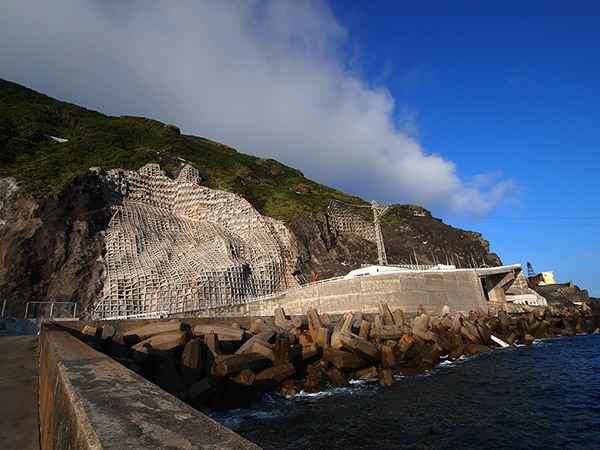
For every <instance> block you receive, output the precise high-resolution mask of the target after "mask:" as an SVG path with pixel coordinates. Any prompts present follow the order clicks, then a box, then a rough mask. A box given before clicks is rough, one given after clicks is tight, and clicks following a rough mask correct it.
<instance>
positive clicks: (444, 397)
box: [79, 302, 600, 448]
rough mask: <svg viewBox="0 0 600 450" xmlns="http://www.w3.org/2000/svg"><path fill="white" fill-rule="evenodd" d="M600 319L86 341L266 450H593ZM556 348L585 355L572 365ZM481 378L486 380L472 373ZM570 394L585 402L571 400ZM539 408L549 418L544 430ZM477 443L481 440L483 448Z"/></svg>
mask: <svg viewBox="0 0 600 450" xmlns="http://www.w3.org/2000/svg"><path fill="white" fill-rule="evenodd" d="M596 306H597V305H596V303H595V302H594V303H592V304H591V308H590V305H585V306H584V308H582V309H576V308H566V309H563V310H559V309H557V308H556V307H547V308H527V311H525V312H519V313H516V312H513V313H509V312H507V311H505V310H499V311H497V312H496V313H491V312H489V311H487V312H485V311H482V310H480V311H470V312H469V313H466V314H457V315H456V316H454V317H450V316H449V315H448V314H442V316H441V317H436V316H434V315H433V314H431V313H429V312H426V311H425V310H424V309H423V308H420V310H419V311H418V314H417V315H416V317H412V318H410V319H405V317H404V313H403V312H402V310H395V311H393V312H391V311H390V310H389V308H388V307H387V305H386V304H385V303H381V304H380V305H379V313H378V314H375V315H364V314H362V313H360V312H354V313H346V314H344V315H343V316H341V317H335V318H334V317H329V316H327V315H326V314H322V315H320V314H319V313H318V312H317V311H316V310H314V309H310V310H308V311H307V313H306V315H304V316H299V317H289V316H286V314H285V312H284V311H283V309H281V308H278V309H277V310H275V314H274V317H273V318H271V319H267V320H264V319H257V320H254V321H252V320H246V322H243V321H240V322H239V323H215V321H209V322H208V323H207V322H204V323H194V320H193V319H187V320H186V319H173V320H171V321H160V322H150V323H146V324H145V325H143V326H141V327H139V326H138V327H137V328H136V327H127V329H122V330H120V331H117V330H116V329H115V328H114V327H113V326H112V325H110V324H108V323H106V324H105V325H101V322H100V323H98V322H97V323H96V324H95V325H97V326H91V325H86V326H85V327H84V328H83V329H82V330H81V333H79V335H80V336H79V337H82V338H83V339H84V340H87V341H88V343H90V344H91V345H92V346H94V347H96V348H98V349H100V350H102V351H104V352H105V353H107V354H109V355H111V356H112V357H113V358H114V359H116V360H118V361H119V362H121V363H122V364H124V365H126V366H128V367H129V368H130V369H132V370H134V371H135V372H136V373H138V374H140V375H142V376H144V377H146V378H147V379H149V380H150V381H152V382H154V383H155V384H157V385H159V386H160V387H162V388H163V389H164V390H166V391H168V392H170V393H172V394H173V395H176V396H178V397H179V398H180V399H182V400H184V401H185V402H187V403H189V404H190V405H192V406H194V407H196V408H197V409H200V410H201V411H204V412H209V410H210V412H209V414H211V415H213V417H214V418H215V419H217V420H220V421H221V422H222V423H223V424H225V425H227V426H229V427H231V428H232V429H234V430H235V431H238V432H239V433H240V434H241V435H243V436H245V437H247V438H249V439H250V440H253V441H254V442H256V443H258V444H259V445H261V446H263V447H266V448H293V446H294V445H298V442H304V446H305V447H306V448H336V447H337V448H341V447H342V446H343V447H344V448H349V446H350V447H351V448H358V447H357V446H361V445H368V446H369V447H371V448H400V447H405V448H420V447H422V446H434V447H435V448H443V447H444V446H445V445H448V446H452V447H456V446H460V447H462V448H475V447H477V448H481V446H482V445H483V447H486V445H487V444H485V445H484V444H482V442H484V441H485V442H488V441H489V442H490V443H489V447H490V448H491V447H494V448H499V447H502V445H503V444H504V441H497V442H496V441H494V440H493V439H496V440H497V439H498V438H497V437H496V438H493V437H492V436H493V433H490V432H491V430H494V427H499V429H500V431H499V432H498V433H497V435H498V436H500V435H502V434H503V433H504V432H505V431H506V430H504V429H503V427H504V428H506V427H508V428H511V430H521V431H520V433H525V430H528V431H531V430H539V429H540V426H545V427H547V430H546V431H544V433H543V434H544V436H542V437H538V441H533V442H527V443H523V446H521V447H519V445H520V443H516V442H511V443H510V445H508V444H507V445H508V446H509V447H511V448H543V446H544V445H545V444H539V442H545V440H547V439H548V435H550V430H554V431H556V429H557V428H558V429H561V426H562V428H564V430H565V433H562V434H564V435H568V434H569V433H571V432H572V431H573V430H574V429H577V427H575V426H573V419H574V418H576V422H577V425H578V426H580V425H581V424H584V425H583V429H585V430H587V429H588V428H591V430H592V431H587V432H586V433H579V434H578V436H579V437H580V438H581V439H582V441H581V442H579V443H578V445H579V444H580V445H579V446H578V445H574V446H573V445H571V444H572V442H571V441H569V443H568V445H567V447H573V448H588V447H586V446H585V445H587V444H585V443H586V442H588V443H589V442H595V443H597V442H598V439H597V437H598V436H597V435H595V434H594V433H595V431H594V430H595V428H596V427H589V426H586V425H585V424H586V423H587V422H586V420H587V419H588V418H589V417H592V418H594V420H595V418H597V417H596V416H597V415H598V408H597V406H596V405H597V404H598V392H597V390H596V391H594V389H595V386H596V385H598V383H595V381H594V377H597V376H598V375H597V373H598V370H597V369H598V359H597V354H598V336H599V334H593V333H598V331H600V330H599V329H598V325H599V323H600V322H599V318H600V315H599V314H598V311H597V309H596V308H595V307H596ZM224 320H228V319H224ZM240 324H241V325H240ZM582 334H586V336H579V335H582ZM557 337H561V338H560V339H559V338H557ZM583 338H587V339H590V340H589V341H585V342H583V341H582V339H583ZM555 342H557V343H559V345H567V344H568V347H569V348H570V349H571V350H569V351H570V352H571V353H573V349H574V348H576V350H577V351H579V350H581V351H585V352H587V353H585V354H584V355H583V356H581V355H580V356H577V357H574V358H573V357H570V356H569V352H566V353H565V352H563V351H562V350H561V347H553V346H554V345H556V344H555ZM563 342H564V344H563ZM546 347H549V348H555V349H558V350H557V351H555V352H554V353H552V352H551V353H549V354H547V357H548V358H549V362H546V363H544V361H537V360H536V358H537V356H539V355H540V354H541V353H538V351H539V350H540V349H546ZM493 348H498V349H500V351H496V352H492V351H491V350H492V349H493ZM561 352H562V353H561ZM498 361H505V363H506V364H505V365H504V366H502V364H500V365H498V366H497V365H496V362H498ZM538 364H539V367H538ZM548 364H549V365H548ZM564 364H566V365H567V367H568V370H563V371H562V372H560V374H559V375H558V376H556V375H555V374H553V373H544V370H545V367H546V366H548V367H549V368H552V369H553V368H555V367H558V366H560V365H564ZM586 364H588V365H591V366H590V367H591V369H590V370H589V371H588V370H587V369H586V367H587V366H586ZM478 367H479V368H480V370H479V372H480V373H479V372H478V371H477V370H475V371H474V372H473V373H469V371H472V370H473V368H475V369H476V368H478ZM569 371H570V372H569ZM465 372H466V373H467V374H466V375H465V374H464V373H465ZM588 372H589V373H588ZM581 376H584V378H583V379H582V380H583V381H581V382H579V381H577V379H578V378H577V377H581ZM432 380H433V381H432ZM586 383H587V384H586ZM571 386H576V387H575V388H574V390H573V392H565V391H564V390H561V389H562V388H563V387H567V388H570V387H571ZM582 386H587V387H588V390H587V391H586V390H585V389H582V388H581V387H582ZM590 386H594V388H590ZM559 388H560V389H559ZM590 389H591V391H590ZM582 392H583V393H586V394H589V395H588V397H587V398H583V397H581V393H582ZM515 393H516V397H514V396H513V394H515ZM542 394H544V395H542ZM590 399H591V400H590ZM540 401H541V403H540ZM590 402H591V403H590ZM594 402H595V403H594ZM540 405H541V406H540ZM536 408H537V410H539V411H542V412H543V414H542V413H540V414H541V415H540V416H536V414H537V413H536ZM227 410H230V411H231V410H233V411H231V412H227ZM436 411H437V413H436ZM544 411H545V412H544ZM574 411H575V413H574ZM594 414H596V416H594ZM532 417H533V418H532ZM290 421H291V422H290ZM265 424H266V428H261V427H262V426H263V425H265ZM502 424H504V425H502ZM561 424H562V425H561ZM565 424H566V425H565ZM257 430H262V431H259V432H258V433H259V434H258V435H255V433H257ZM361 430H362V431H361ZM399 430H402V431H401V432H402V436H398V433H399V432H400V431H399ZM450 430H454V434H453V433H451V432H449V431H450ZM477 430H479V432H478V431H477ZM342 431H344V432H343V433H342ZM340 433H341V434H340ZM465 433H467V434H468V435H469V436H472V435H478V434H481V436H479V437H478V438H477V439H476V440H475V441H472V442H471V441H470V439H471V438H470V437H465V436H462V435H464V434H465ZM446 434H447V436H446ZM525 434H527V433H525ZM275 435H277V436H279V437H277V438H276V437H275ZM267 436H272V437H273V438H272V439H271V438H269V439H267V440H266V441H265V439H266V437H267ZM327 436H329V437H327ZM453 436H454V437H453ZM458 436H462V437H461V440H460V441H456V439H457V438H458ZM400 437H401V439H400ZM530 437H531V438H533V435H532V436H530ZM484 438H485V439H484ZM332 439H333V441H332ZM482 439H484V441H482ZM298 440H299V441H298ZM297 441H298V442H297ZM273 442H275V443H277V444H276V445H275V444H273ZM444 442H446V444H444ZM573 442H574V441H573ZM294 443H295V444H294ZM434 444H435V445H434ZM517 444H518V445H517ZM538 444H539V445H538ZM288 445H292V447H289V446H288ZM286 446H287V447H286ZM411 446H414V447H411ZM506 448H508V447H506ZM546 448H547V446H546ZM589 448H595V447H589Z"/></svg>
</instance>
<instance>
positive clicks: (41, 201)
mask: <svg viewBox="0 0 600 450" xmlns="http://www.w3.org/2000/svg"><path fill="white" fill-rule="evenodd" d="M0 202H1V203H0V205H1V209H0V224H1V226H0V298H2V299H3V300H4V299H6V300H7V303H6V311H5V314H6V315H14V316H23V315H24V314H25V305H26V302H28V301H40V302H77V303H78V308H79V309H80V311H85V310H88V309H89V308H90V307H91V305H92V304H93V302H95V301H96V298H97V295H98V293H99V292H100V289H101V286H102V273H103V262H102V256H103V254H104V251H105V247H104V237H103V234H104V231H105V230H106V227H107V225H108V221H109V219H110V211H109V209H108V208H107V207H106V204H105V202H104V200H103V199H102V189H101V187H100V184H99V182H98V178H97V177H96V176H94V175H86V176H82V177H78V178H75V179H73V180H71V181H69V182H68V183H67V185H66V186H65V188H64V189H63V191H62V192H61V194H60V195H57V196H33V195H31V194H28V193H26V192H24V191H23V190H21V189H20V188H18V187H17V186H16V183H15V182H14V180H11V179H2V180H0ZM32 309H33V310H32V311H31V313H30V315H32V316H33V315H35V314H36V312H39V313H44V312H45V311H48V310H49V309H50V308H49V305H35V306H33V305H32ZM61 311H62V308H61V307H59V306H57V308H56V310H55V311H54V313H55V315H57V316H60V315H63V316H68V315H69V314H72V313H73V311H72V309H70V308H68V309H65V310H64V311H62V312H61Z"/></svg>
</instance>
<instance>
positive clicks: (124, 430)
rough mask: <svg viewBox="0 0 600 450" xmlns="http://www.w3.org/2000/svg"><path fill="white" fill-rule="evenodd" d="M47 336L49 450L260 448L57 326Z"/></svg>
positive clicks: (43, 418) (47, 327) (44, 380)
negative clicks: (90, 449)
mask: <svg viewBox="0 0 600 450" xmlns="http://www.w3.org/2000/svg"><path fill="white" fill-rule="evenodd" d="M41 341H42V348H41V355H40V356H41V358H40V423H41V441H42V448H45V449H46V448H57V449H59V448H93V449H100V448H118V449H140V448H161V449H183V448H185V449H192V448H207V449H258V448H259V447H258V446H256V445H255V444H253V443H251V442H250V441H248V440H246V439H244V438H242V437H241V436H239V435H237V434H236V433H234V432H233V431H231V430H229V429H227V428H225V427H223V426H222V425H220V424H218V423H217V422H215V421H214V420H212V419H210V418H209V417H207V416H205V415H204V414H202V413H200V412H199V411H196V410H195V409H193V408H192V407H190V406H188V405H186V404H185V403H183V402H182V401H180V400H179V399H177V398H176V397H173V396H172V395H170V394H168V393H166V392H164V391H162V390H161V389H160V388H159V387H157V386H155V385H154V384H152V383H150V382H148V381H146V380H145V379H143V378H142V377H140V376H138V375H136V374H135V373H133V372H132V371H130V370H129V369H127V368H126V367H124V366H122V365H121V364H119V363H117V362H116V361H114V360H112V359H111V358H109V357H107V356H105V355H103V354H101V353H99V352H97V351H96V350H94V349H92V348H91V347H89V346H87V345H86V344H84V343H83V342H81V341H79V340H78V339H77V338H75V337H73V336H71V335H70V334H69V333H68V332H67V331H66V330H64V329H63V328H61V327H59V326H57V325H56V324H44V325H43V326H42V334H41Z"/></svg>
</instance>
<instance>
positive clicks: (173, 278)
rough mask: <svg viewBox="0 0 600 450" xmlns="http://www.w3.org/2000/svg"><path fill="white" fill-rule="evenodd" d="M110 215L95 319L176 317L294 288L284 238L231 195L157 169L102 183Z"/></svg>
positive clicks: (195, 177)
mask: <svg viewBox="0 0 600 450" xmlns="http://www.w3.org/2000/svg"><path fill="white" fill-rule="evenodd" d="M102 180H103V188H104V196H105V200H106V201H107V202H108V203H109V204H110V205H111V206H112V207H113V209H114V211H115V212H114V215H113V217H112V219H111V222H110V224H109V227H108V230H107V233H106V266H107V270H106V277H105V280H104V287H103V291H102V295H101V298H100V301H99V302H98V304H97V306H96V308H95V313H96V316H97V317H114V316H126V315H133V314H145V313H151V312H156V311H168V312H170V313H180V312H185V311H193V310H199V309H204V308H214V307H220V306H227V305H231V304H239V303H240V301H243V300H244V299H246V298H254V297H257V296H261V295H268V294H272V293H274V292H279V291H282V290H285V289H287V288H289V287H292V286H295V285H297V284H298V283H297V281H296V280H295V279H294V278H293V276H292V275H291V273H292V270H293V269H292V264H291V251H290V249H291V244H290V236H289V232H288V231H287V229H286V228H285V226H284V225H283V223H281V222H278V221H276V220H274V219H271V218H268V217H263V216H262V215H260V214H259V213H258V212H257V211H256V210H255V209H254V208H253V207H252V205H250V203H248V202H247V201H246V200H245V199H243V198H241V197H239V196H236V195H235V194H231V193H227V192H224V191H216V190H212V189H209V188H206V187H203V186H200V185H199V184H198V182H199V181H200V176H199V173H198V171H197V170H196V169H194V168H193V167H191V166H187V165H186V166H185V167H184V168H183V169H182V170H181V172H180V173H179V176H178V177H177V179H176V180H171V179H170V178H168V177H167V176H166V175H165V174H164V173H163V172H162V171H161V169H160V167H159V166H158V165H157V164H148V165H146V166H144V167H142V168H141V169H140V170H139V171H124V170H118V169H114V170H111V171H109V172H108V173H107V174H106V175H104V176H103V177H102Z"/></svg>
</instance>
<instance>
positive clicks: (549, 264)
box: [331, 1, 600, 296]
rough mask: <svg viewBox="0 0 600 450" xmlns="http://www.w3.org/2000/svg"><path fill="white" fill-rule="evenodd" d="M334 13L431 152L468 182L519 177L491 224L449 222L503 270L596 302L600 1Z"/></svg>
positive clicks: (337, 6) (352, 6)
mask: <svg viewBox="0 0 600 450" xmlns="http://www.w3.org/2000/svg"><path fill="white" fill-rule="evenodd" d="M331 4H332V7H333V9H334V11H335V14H336V16H337V17H338V18H339V19H340V21H342V22H343V23H345V24H346V26H347V28H348V30H349V39H348V43H347V48H348V50H347V51H348V52H349V53H352V52H357V53H359V54H362V57H361V58H359V59H360V61H361V62H360V64H361V66H360V68H359V69H358V70H363V75H364V76H365V77H366V78H367V79H370V80H374V81H373V82H375V83H381V84H383V85H385V86H386V87H387V88H388V89H389V90H390V92H391V94H392V96H393V97H394V99H395V100H396V106H397V108H398V109H399V110H400V111H402V110H403V108H404V109H406V110H408V111H412V113H413V115H414V118H413V119H412V121H413V122H414V123H411V124H410V126H411V127H412V128H414V129H415V131H414V132H415V133H416V134H417V135H418V139H419V142H420V143H421V145H422V146H423V147H424V148H425V149H427V150H429V151H434V152H439V153H440V154H442V155H443V156H444V157H445V158H448V159H449V160H452V161H454V162H455V163H456V164H457V166H458V168H459V170H460V172H461V173H463V174H464V176H466V177H468V176H470V175H472V174H478V173H482V172H486V171H488V170H492V171H498V172H501V173H502V174H503V176H506V177H510V178H512V179H513V180H514V183H515V190H514V191H513V192H512V193H511V194H512V196H511V199H510V201H507V202H505V203H504V204H503V205H501V206H500V207H498V208H495V209H494V210H491V211H489V212H487V213H486V214H482V215H469V214H468V213H464V212H463V213H452V212H443V211H442V212H441V213H439V216H440V217H442V218H443V219H444V221H445V222H446V223H449V224H452V225H454V226H458V227H461V228H466V229H473V230H475V231H479V232H481V233H483V235H484V237H485V238H486V239H488V240H489V241H490V242H491V249H492V251H495V252H497V253H498V254H499V256H500V257H501V258H502V260H503V261H504V262H505V263H509V262H519V263H522V264H523V265H524V266H525V263H526V261H531V263H532V264H533V267H534V269H535V270H536V271H545V270H554V271H555V276H556V279H557V281H559V282H567V281H568V280H573V281H574V282H575V283H576V284H579V285H580V286H581V287H582V288H587V289H588V290H589V291H590V294H591V295H595V296H600V276H599V272H600V199H599V194H600V185H599V183H598V178H597V171H598V168H599V167H600V156H599V155H600V152H599V150H600V149H599V147H600V112H599V111H600V109H599V105H600V83H599V81H598V80H600V59H599V56H600V54H599V53H600V3H598V2H593V1H592V2H565V1H558V2H557V1H537V2H536V1H526V2H524V1H508V2H477V1H460V2H444V1H419V2H385V1H377V2H358V1H357V2H337V1H335V2H332V3H331ZM397 120H398V121H399V123H402V122H403V118H402V117H401V115H398V116H397ZM433 212H434V213H436V210H435V209H433Z"/></svg>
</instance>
